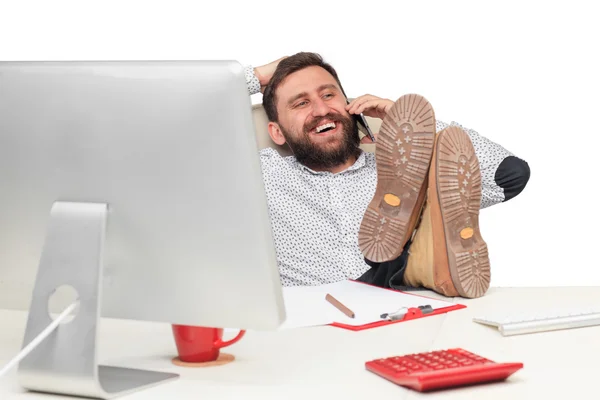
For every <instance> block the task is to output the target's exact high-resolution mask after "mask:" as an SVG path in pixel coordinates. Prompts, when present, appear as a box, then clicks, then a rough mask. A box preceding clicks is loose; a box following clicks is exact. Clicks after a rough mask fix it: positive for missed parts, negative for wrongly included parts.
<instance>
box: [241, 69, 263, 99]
mask: <svg viewBox="0 0 600 400" xmlns="http://www.w3.org/2000/svg"><path fill="white" fill-rule="evenodd" d="M244 74H245V75H246V84H247V85H248V94H249V95H253V94H256V93H260V82H259V80H258V78H257V77H256V75H254V67H252V66H251V65H247V66H246V67H244Z"/></svg>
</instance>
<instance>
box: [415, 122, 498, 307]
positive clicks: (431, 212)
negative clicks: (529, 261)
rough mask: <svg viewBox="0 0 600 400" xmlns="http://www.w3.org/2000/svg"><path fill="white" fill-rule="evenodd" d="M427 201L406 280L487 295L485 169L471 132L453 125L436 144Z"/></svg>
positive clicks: (444, 291) (447, 292)
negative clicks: (482, 226)
mask: <svg viewBox="0 0 600 400" xmlns="http://www.w3.org/2000/svg"><path fill="white" fill-rule="evenodd" d="M427 192H428V194H427V204H426V205H425V207H424V210H423V215H422V220H421V222H420V225H419V226H418V228H417V231H416V234H415V236H414V238H413V242H412V244H411V247H410V250H409V257H408V264H407V268H406V272H405V274H404V281H405V283H406V284H407V285H410V286H417V287H418V286H424V287H427V288H429V289H432V290H435V291H436V292H438V293H441V294H444V295H446V296H462V297H468V298H475V297H481V296H483V295H484V294H485V293H486V291H487V289H488V287H489V284H490V261H489V257H488V250H487V245H486V243H485V241H484V240H483V239H482V237H481V233H480V232H479V209H480V207H481V173H480V170H479V161H478V160H477V156H476V154H475V149H474V148H473V144H472V143H471V139H470V138H469V136H468V134H467V133H466V132H464V131H463V130H462V129H460V128H458V127H455V126H451V127H448V128H446V129H444V130H443V131H441V132H440V133H439V135H438V137H437V140H436V143H435V147H434V150H433V159H432V161H431V169H430V172H429V187H428V190H427Z"/></svg>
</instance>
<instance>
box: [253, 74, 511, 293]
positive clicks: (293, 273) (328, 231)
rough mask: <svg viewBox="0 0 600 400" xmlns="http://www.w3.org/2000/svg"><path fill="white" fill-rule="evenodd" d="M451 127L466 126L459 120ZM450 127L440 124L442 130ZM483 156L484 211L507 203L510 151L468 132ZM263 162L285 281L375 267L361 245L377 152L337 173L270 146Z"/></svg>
mask: <svg viewBox="0 0 600 400" xmlns="http://www.w3.org/2000/svg"><path fill="white" fill-rule="evenodd" d="M246 80H247V82H248V90H249V93H250V94H254V93H258V92H259V91H260V84H258V80H257V79H256V78H255V77H254V76H253V74H252V69H251V67H247V69H246ZM450 125H457V126H460V125H459V124H458V123H456V122H452V123H451V124H450ZM447 126H448V124H446V123H444V122H441V121H437V126H436V130H437V131H438V132H439V131H441V130H442V129H444V128H446V127H447ZM462 128H463V129H465V131H466V132H467V133H468V134H469V137H470V138H471V141H472V142H473V147H474V148H475V152H476V154H477V157H478V160H479V164H480V169H481V180H482V199H481V207H482V208H485V207H489V206H491V205H494V204H497V203H500V202H502V201H503V200H504V193H503V189H502V188H501V187H499V186H498V185H496V183H495V181H494V174H495V172H496V170H497V168H498V165H499V164H500V163H501V162H502V160H504V158H506V157H507V156H509V155H512V154H511V153H510V152H508V151H507V150H505V149H504V148H503V147H502V146H500V145H498V144H496V143H494V142H492V141H491V140H489V139H487V138H485V137H483V136H481V135H479V134H478V133H477V132H475V131H474V130H472V129H468V128H464V127H462ZM260 160H261V165H262V171H263V178H264V182H265V190H266V194H267V202H268V206H269V213H270V218H271V224H272V230H273V236H274V240H275V249H276V253H277V261H278V264H279V272H280V277H281V283H282V284H283V285H284V286H297V285H321V284H327V283H333V282H337V281H340V280H345V279H355V278H358V277H359V276H361V275H362V274H363V273H364V272H366V271H367V270H368V269H369V268H370V267H369V266H368V265H367V264H366V263H365V261H364V256H363V254H362V253H361V251H360V248H359V247H358V231H359V228H360V224H361V221H362V217H363V214H364V212H365V210H366V208H367V206H368V204H369V202H370V201H371V199H372V198H373V195H374V194H375V188H376V186H377V168H376V165H375V154H373V153H367V152H362V153H361V155H360V156H359V158H358V159H357V160H356V162H355V163H354V165H352V166H351V167H349V168H348V169H346V170H345V171H342V172H339V173H336V174H333V173H331V172H317V171H313V170H311V169H310V168H307V167H306V166H304V165H302V164H300V163H299V162H298V161H297V160H296V158H295V157H294V156H287V157H282V156H281V155H280V154H279V153H278V152H277V150H275V149H272V148H266V149H264V150H261V152H260Z"/></svg>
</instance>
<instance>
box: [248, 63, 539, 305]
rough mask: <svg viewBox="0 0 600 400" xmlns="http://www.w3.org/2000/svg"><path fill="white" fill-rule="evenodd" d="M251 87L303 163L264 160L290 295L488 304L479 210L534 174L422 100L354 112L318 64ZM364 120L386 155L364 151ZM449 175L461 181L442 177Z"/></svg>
mask: <svg viewBox="0 0 600 400" xmlns="http://www.w3.org/2000/svg"><path fill="white" fill-rule="evenodd" d="M247 81H248V85H249V91H250V94H253V93H257V92H258V91H264V97H263V106H264V108H265V111H266V113H267V116H268V118H269V121H270V122H269V125H268V131H269V135H270V136H271V138H272V139H273V141H274V142H275V143H277V144H279V145H282V144H285V143H287V145H288V146H289V147H290V149H291V151H292V153H293V155H292V156H289V157H282V156H281V155H280V154H279V153H278V152H277V151H276V150H275V149H272V148H267V149H264V150H262V151H261V153H260V158H261V162H262V168H263V177H264V182H265V189H266V193H267V199H268V203H269V211H270V217H271V222H272V227H273V234H274V240H275V246H276V251H277V259H278V263H279V269H280V276H281V280H282V284H283V285H285V286H293V285H320V284H327V283H331V282H336V281H340V280H345V279H358V280H362V281H365V282H368V283H372V284H376V285H379V286H383V287H391V288H395V289H404V290H407V289H412V288H427V289H432V290H435V291H437V292H439V293H441V294H444V295H447V296H457V295H459V296H464V297H479V296H482V295H483V294H484V293H485V292H486V290H487V288H488V285H489V281H490V270H489V258H488V255H487V247H486V244H485V242H484V241H483V239H482V238H481V235H480V233H479V225H478V214H479V208H480V207H481V208H483V207H487V206H490V205H493V204H498V203H500V202H503V201H506V200H509V199H510V198H513V197H515V196H516V195H517V194H519V193H520V192H521V191H522V190H523V188H524V187H525V185H526V183H527V181H528V179H529V168H528V166H527V163H526V162H524V161H523V160H521V159H519V158H517V157H515V156H513V155H512V154H511V153H509V152H508V151H506V150H505V149H504V148H502V147H501V146H499V145H498V144H496V143H493V142H491V141H490V140H488V139H486V138H484V137H482V136H480V135H479V134H478V133H476V132H475V131H472V130H466V129H463V128H462V127H461V126H460V125H458V124H457V123H452V124H450V125H448V124H445V123H443V122H441V121H436V120H435V116H434V113H433V108H432V107H431V105H430V104H429V103H428V102H427V100H425V99H424V98H423V97H421V96H418V95H407V96H402V97H400V98H399V99H398V100H397V101H396V102H393V101H391V100H388V99H382V98H379V97H376V96H371V95H364V96H360V97H358V98H356V99H354V100H353V101H352V102H351V103H350V104H348V103H347V101H348V100H347V98H346V96H345V95H344V91H343V88H342V85H341V83H340V81H339V79H338V76H337V73H336V71H335V70H334V69H333V67H331V66H330V65H329V64H327V63H325V62H324V61H323V59H322V58H321V57H320V56H319V55H318V54H315V53H298V54H296V55H294V56H291V57H285V58H282V59H279V60H277V61H275V62H273V63H271V64H267V65H265V66H262V67H258V68H255V69H253V68H251V67H250V68H248V69H247ZM360 113H364V114H365V115H367V116H370V117H374V118H381V119H383V121H382V127H381V130H380V133H379V136H378V138H377V141H376V144H377V150H376V154H377V155H376V154H373V153H367V152H364V151H362V150H361V149H360V147H359V144H360V139H359V134H358V128H357V124H356V121H355V119H354V118H353V115H355V114H360ZM363 140H365V139H363ZM461 162H462V165H461ZM440 165H441V166H442V168H450V172H451V174H453V175H452V177H451V178H448V177H445V176H444V174H443V173H442V174H441V175H439V174H437V172H439V168H440V167H439V166H440ZM460 171H462V172H460ZM442 172H443V171H442ZM448 179H450V180H448ZM444 185H446V186H444ZM439 187H447V188H449V190H450V192H449V196H450V197H448V196H446V197H444V196H442V195H441V194H440V191H439V190H438V188H439ZM448 198H450V199H451V201H448Z"/></svg>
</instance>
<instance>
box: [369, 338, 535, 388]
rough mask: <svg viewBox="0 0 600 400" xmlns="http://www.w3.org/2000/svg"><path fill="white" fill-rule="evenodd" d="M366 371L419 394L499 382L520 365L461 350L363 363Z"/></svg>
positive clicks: (433, 352)
mask: <svg viewBox="0 0 600 400" xmlns="http://www.w3.org/2000/svg"><path fill="white" fill-rule="evenodd" d="M365 367H366V368H367V370H368V371H371V372H373V373H375V374H377V375H379V376H381V377H382V378H385V379H387V380H389V381H392V382H394V383H396V384H398V385H401V386H405V387H409V388H411V389H414V390H417V391H419V392H425V391H430V390H438V389H443V388H449V387H455V386H464V385H472V384H476V383H483V382H491V381H501V380H504V379H506V378H508V377H509V376H510V375H512V374H513V373H515V372H516V371H517V370H519V369H521V368H523V363H496V362H494V361H491V360H488V359H487V358H484V357H481V356H479V355H477V354H474V353H471V352H468V351H466V350H464V349H461V348H455V349H448V350H439V351H432V352H428V353H416V354H407V355H403V356H398V357H388V358H381V359H377V360H372V361H368V362H366V363H365Z"/></svg>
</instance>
